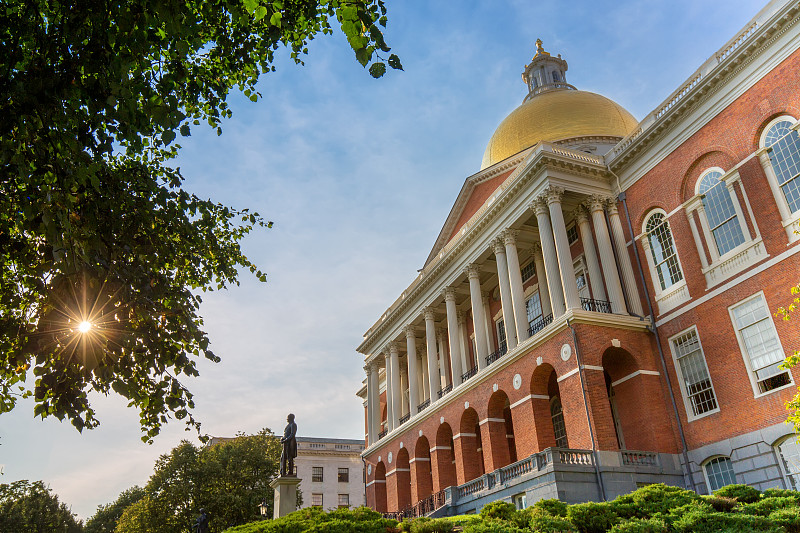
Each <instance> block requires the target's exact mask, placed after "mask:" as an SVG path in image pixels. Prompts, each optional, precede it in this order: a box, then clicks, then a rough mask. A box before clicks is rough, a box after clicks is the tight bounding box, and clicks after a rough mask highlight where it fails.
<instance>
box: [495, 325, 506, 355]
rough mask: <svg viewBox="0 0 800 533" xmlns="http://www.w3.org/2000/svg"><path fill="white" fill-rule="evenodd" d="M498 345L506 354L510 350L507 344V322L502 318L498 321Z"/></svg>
mask: <svg viewBox="0 0 800 533" xmlns="http://www.w3.org/2000/svg"><path fill="white" fill-rule="evenodd" d="M497 344H499V345H500V351H501V352H503V353H505V352H506V350H507V349H508V344H507V342H506V322H505V320H503V319H502V318H501V319H500V320H498V321H497Z"/></svg>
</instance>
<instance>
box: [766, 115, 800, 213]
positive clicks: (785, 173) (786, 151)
mask: <svg viewBox="0 0 800 533" xmlns="http://www.w3.org/2000/svg"><path fill="white" fill-rule="evenodd" d="M791 126H792V123H791V122H789V121H788V120H783V121H781V122H778V123H777V124H775V125H773V126H772V127H771V128H770V129H769V132H767V136H766V145H767V146H771V147H772V150H770V153H769V159H770V161H771V162H772V168H773V169H774V170H775V176H776V177H777V178H778V185H779V186H780V188H781V191H783V194H784V196H785V197H786V202H787V203H788V204H789V211H791V212H792V213H795V212H796V211H800V178H798V175H800V134H798V133H797V131H792V130H791V129H790V128H791Z"/></svg>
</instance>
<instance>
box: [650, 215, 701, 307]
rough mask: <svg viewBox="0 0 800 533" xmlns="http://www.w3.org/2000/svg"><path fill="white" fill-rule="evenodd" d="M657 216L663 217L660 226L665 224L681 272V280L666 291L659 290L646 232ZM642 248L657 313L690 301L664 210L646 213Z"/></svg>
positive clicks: (676, 248) (681, 264)
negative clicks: (651, 282) (651, 220)
mask: <svg viewBox="0 0 800 533" xmlns="http://www.w3.org/2000/svg"><path fill="white" fill-rule="evenodd" d="M658 214H660V215H662V216H663V217H664V221H663V222H662V224H666V225H667V229H668V230H669V235H670V238H671V239H672V248H673V249H674V250H675V260H676V261H678V268H679V269H680V271H681V278H682V279H681V280H680V281H678V282H676V283H673V284H672V285H670V286H669V287H667V288H666V289H662V288H661V281H659V277H658V271H657V270H656V264H655V260H654V259H653V250H652V248H651V245H650V234H649V233H648V232H647V223H648V222H650V219H651V218H652V217H653V216H654V215H658ZM642 247H643V248H644V256H645V258H646V259H647V266H648V267H649V269H650V279H651V280H652V281H653V289H654V290H655V298H656V304H657V305H658V313H659V314H664V313H666V312H667V311H671V310H672V309H675V308H676V307H678V306H679V305H681V304H682V303H684V302H688V301H689V300H691V298H692V297H691V295H690V294H689V286H688V285H687V284H686V275H685V274H684V273H683V263H681V256H680V254H679V253H678V245H677V243H676V242H675V235H674V234H673V233H672V226H671V225H670V223H669V214H668V213H667V212H666V211H665V210H663V209H661V208H656V209H653V210H651V211H649V212H648V213H647V216H646V217H645V218H644V221H643V222H642Z"/></svg>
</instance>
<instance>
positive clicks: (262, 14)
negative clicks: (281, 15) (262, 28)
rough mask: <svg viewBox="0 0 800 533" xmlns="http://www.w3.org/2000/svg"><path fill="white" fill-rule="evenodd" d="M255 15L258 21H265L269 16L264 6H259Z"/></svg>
mask: <svg viewBox="0 0 800 533" xmlns="http://www.w3.org/2000/svg"><path fill="white" fill-rule="evenodd" d="M254 15H255V20H256V21H259V20H261V19H263V18H264V17H265V16H267V8H266V7H264V6H258V7H257V8H256V10H255V13H254Z"/></svg>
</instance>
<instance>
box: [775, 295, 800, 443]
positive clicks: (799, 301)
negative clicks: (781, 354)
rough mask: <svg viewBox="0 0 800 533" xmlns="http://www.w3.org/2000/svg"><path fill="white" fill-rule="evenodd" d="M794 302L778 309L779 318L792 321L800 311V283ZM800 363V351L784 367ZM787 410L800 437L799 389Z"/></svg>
mask: <svg viewBox="0 0 800 533" xmlns="http://www.w3.org/2000/svg"><path fill="white" fill-rule="evenodd" d="M791 293H792V301H791V303H790V304H789V305H787V306H786V307H780V308H778V316H780V317H781V318H783V320H790V319H791V318H792V313H794V312H796V311H797V310H798V309H800V283H798V284H797V285H795V286H794V287H792V288H791ZM798 363H800V350H797V349H796V350H795V351H794V352H793V353H792V355H790V356H789V357H787V358H786V361H785V362H784V364H783V366H784V368H786V369H790V368H792V367H795V366H797V365H798ZM786 408H787V409H789V411H791V413H792V414H791V415H789V423H791V424H794V429H795V432H796V433H797V434H798V435H800V389H798V391H797V394H796V395H795V397H794V398H793V399H792V400H791V401H790V402H788V403H787V404H786Z"/></svg>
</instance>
